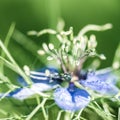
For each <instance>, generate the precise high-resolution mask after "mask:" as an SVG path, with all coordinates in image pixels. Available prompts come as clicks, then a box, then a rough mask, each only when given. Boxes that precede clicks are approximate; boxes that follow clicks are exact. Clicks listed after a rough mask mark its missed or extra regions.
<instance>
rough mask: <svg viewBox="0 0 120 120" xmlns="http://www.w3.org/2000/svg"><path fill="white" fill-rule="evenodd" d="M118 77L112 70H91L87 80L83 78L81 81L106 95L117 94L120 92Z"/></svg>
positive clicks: (85, 85)
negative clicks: (117, 84)
mask: <svg viewBox="0 0 120 120" xmlns="http://www.w3.org/2000/svg"><path fill="white" fill-rule="evenodd" d="M116 81H117V77H116V76H115V75H114V74H112V73H111V71H108V72H105V73H101V72H96V73H95V72H89V73H88V74H87V78H86V79H85V80H83V79H81V80H80V81H79V82H80V84H81V85H83V86H84V87H88V88H90V89H92V90H94V91H96V92H99V93H101V94H105V95H115V94H117V93H118V92H119V89H118V88H117V87H116V85H115V84H116Z"/></svg>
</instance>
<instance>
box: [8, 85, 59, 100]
mask: <svg viewBox="0 0 120 120" xmlns="http://www.w3.org/2000/svg"><path fill="white" fill-rule="evenodd" d="M55 87H57V86H55V85H53V84H44V83H34V84H32V86H31V87H30V88H27V87H25V88H19V89H17V90H15V91H13V92H11V93H10V94H9V95H8V96H9V97H13V98H15V99H18V100H24V99H27V98H29V97H31V96H32V95H34V94H39V92H42V91H47V90H50V89H53V88H55Z"/></svg>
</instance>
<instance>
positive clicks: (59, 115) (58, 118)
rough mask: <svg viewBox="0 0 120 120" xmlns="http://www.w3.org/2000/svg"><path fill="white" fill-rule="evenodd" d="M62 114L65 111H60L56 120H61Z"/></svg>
mask: <svg viewBox="0 0 120 120" xmlns="http://www.w3.org/2000/svg"><path fill="white" fill-rule="evenodd" d="M62 112H63V110H60V111H59V113H58V116H57V119H56V120H60V118H61V114H62Z"/></svg>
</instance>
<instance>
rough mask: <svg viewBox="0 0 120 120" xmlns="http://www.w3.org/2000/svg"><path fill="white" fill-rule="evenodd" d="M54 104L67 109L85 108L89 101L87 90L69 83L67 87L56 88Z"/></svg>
mask: <svg viewBox="0 0 120 120" xmlns="http://www.w3.org/2000/svg"><path fill="white" fill-rule="evenodd" d="M54 99H55V102H56V104H57V105H58V106H59V107H60V108H62V109H64V110H68V111H77V110H80V109H82V108H85V107H86V106H87V105H88V104H89V102H90V95H89V94H88V92H87V91H85V90H83V89H79V88H77V87H75V86H74V85H73V84H70V86H69V87H68V88H57V89H56V90H55V92H54Z"/></svg>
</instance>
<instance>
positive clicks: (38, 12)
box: [0, 0, 120, 67]
mask: <svg viewBox="0 0 120 120" xmlns="http://www.w3.org/2000/svg"><path fill="white" fill-rule="evenodd" d="M59 18H63V19H64V21H65V24H66V25H65V30H68V29H69V27H70V26H73V27H74V32H75V34H76V35H77V33H78V32H79V30H80V29H81V28H82V27H84V26H85V25H87V24H98V25H103V24H106V23H112V24H113V29H111V30H108V31H104V32H93V33H94V34H96V36H97V40H98V47H97V51H98V53H104V54H105V55H106V57H107V60H105V61H102V64H101V67H108V66H111V64H112V61H113V56H114V53H115V50H116V48H117V45H118V43H119V41H120V35H119V34H120V1H119V0H100V1H98V0H0V38H1V39H2V40H4V38H5V36H6V34H7V31H8V29H9V27H10V25H11V23H12V22H15V23H16V29H17V30H19V31H20V32H17V33H15V35H13V37H12V39H11V41H10V44H9V50H10V51H11V54H12V55H13V56H14V58H15V59H16V61H17V62H18V63H19V64H20V65H24V64H27V65H32V64H34V62H35V63H36V64H35V66H37V67H40V66H41V64H42V62H41V60H42V59H41V60H40V58H39V60H36V56H35V55H34V53H35V51H36V50H37V49H38V48H40V47H41V43H42V41H43V40H46V41H47V40H48V39H49V37H48V36H42V37H41V38H37V37H30V36H27V32H28V31H29V30H37V31H39V30H42V29H44V28H53V29H56V25H57V22H58V19H59ZM24 35H25V36H24ZM26 36H27V37H28V38H29V39H26ZM24 40H26V44H25V43H24V42H23V44H21V42H22V41H24ZM32 42H33V43H34V45H33V47H32V44H33V43H32ZM31 53H32V54H31ZM36 61H37V62H36Z"/></svg>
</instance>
